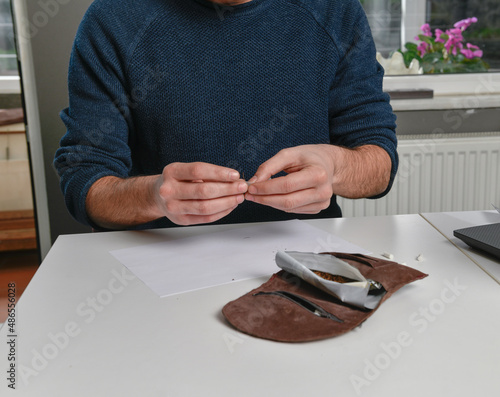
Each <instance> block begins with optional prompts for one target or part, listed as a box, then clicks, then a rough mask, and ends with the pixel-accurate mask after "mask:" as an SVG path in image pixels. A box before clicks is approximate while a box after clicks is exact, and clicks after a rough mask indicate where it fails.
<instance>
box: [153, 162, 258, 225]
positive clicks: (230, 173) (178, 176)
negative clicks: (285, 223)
mask: <svg viewBox="0 0 500 397" xmlns="http://www.w3.org/2000/svg"><path fill="white" fill-rule="evenodd" d="M247 189H248V185H247V184H246V182H245V181H243V180H241V179H240V175H239V173H238V172H237V171H235V170H232V169H230V168H225V167H221V166H217V165H213V164H208V163H200V162H198V163H172V164H169V165H167V166H166V167H165V168H164V169H163V173H162V175H161V176H159V177H158V181H157V205H158V208H159V209H160V211H162V213H163V215H164V216H166V217H167V218H168V219H170V220H171V221H172V222H174V223H176V224H178V225H193V224H201V223H211V222H215V221H216V220H219V219H221V218H223V217H225V216H226V215H228V214H229V213H230V212H231V211H233V210H234V209H235V208H236V207H237V206H238V205H239V204H241V203H242V202H243V200H244V199H245V196H244V194H245V193H246V191H247Z"/></svg>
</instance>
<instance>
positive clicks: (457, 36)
mask: <svg viewBox="0 0 500 397" xmlns="http://www.w3.org/2000/svg"><path fill="white" fill-rule="evenodd" d="M446 34H447V35H448V40H447V41H446V43H445V44H444V48H446V51H448V52H451V53H452V54H453V55H457V53H458V50H461V49H462V48H463V46H464V45H463V43H462V41H463V40H464V37H463V36H462V30H460V29H458V28H455V29H449V30H447V31H446Z"/></svg>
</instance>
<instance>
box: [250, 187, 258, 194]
mask: <svg viewBox="0 0 500 397" xmlns="http://www.w3.org/2000/svg"><path fill="white" fill-rule="evenodd" d="M248 193H251V194H255V193H257V188H256V187H255V186H251V185H250V186H248Z"/></svg>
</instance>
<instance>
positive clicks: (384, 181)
mask: <svg viewBox="0 0 500 397" xmlns="http://www.w3.org/2000/svg"><path fill="white" fill-rule="evenodd" d="M330 153H331V159H332V162H333V165H334V176H333V192H334V193H335V194H336V195H339V196H342V197H346V198H351V199H356V198H362V197H371V196H375V195H377V194H380V193H383V192H384V191H385V190H386V189H387V186H388V184H389V181H390V178H391V168H392V162H391V158H390V156H389V154H388V153H387V152H386V151H385V150H384V149H382V148H381V147H379V146H375V145H365V146H360V147H358V148H355V149H348V148H343V147H339V146H333V145H332V146H330Z"/></svg>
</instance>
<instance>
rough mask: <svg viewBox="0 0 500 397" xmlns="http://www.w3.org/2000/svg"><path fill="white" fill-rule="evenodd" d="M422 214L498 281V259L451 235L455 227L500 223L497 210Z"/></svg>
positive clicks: (499, 266)
mask: <svg viewBox="0 0 500 397" xmlns="http://www.w3.org/2000/svg"><path fill="white" fill-rule="evenodd" d="M422 216H423V217H424V218H425V219H427V221H428V222H429V223H431V224H432V225H433V226H434V227H435V228H436V229H438V230H439V231H440V232H441V233H442V234H444V235H445V236H446V238H448V239H449V240H450V242H452V243H453V244H454V245H456V246H457V248H458V249H460V250H461V251H462V252H464V254H465V255H467V256H468V257H469V258H470V259H471V261H473V262H474V263H476V264H477V265H478V266H479V267H481V268H482V269H483V270H484V271H485V272H487V273H488V274H490V275H491V277H493V278H494V279H495V280H497V281H498V282H499V283H500V260H498V259H496V258H493V257H492V256H491V255H487V254H485V253H483V252H481V251H479V250H476V249H473V248H471V247H469V246H468V245H467V244H466V243H464V242H463V241H462V240H460V239H458V238H457V237H455V236H454V235H453V231H454V230H456V229H463V228H466V227H472V226H479V225H486V224H491V223H500V214H499V213H498V212H497V211H493V210H492V211H460V212H436V213H425V214H422Z"/></svg>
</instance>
